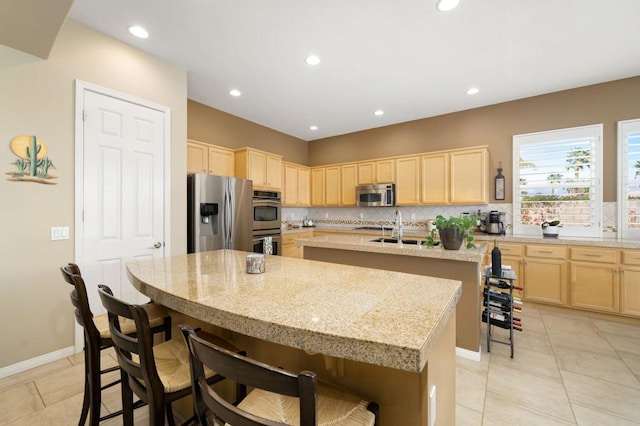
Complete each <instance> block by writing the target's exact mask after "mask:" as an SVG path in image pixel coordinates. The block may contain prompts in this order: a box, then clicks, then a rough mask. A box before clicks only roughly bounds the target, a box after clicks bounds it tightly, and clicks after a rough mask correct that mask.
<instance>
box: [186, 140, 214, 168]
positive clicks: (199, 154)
mask: <svg viewBox="0 0 640 426" xmlns="http://www.w3.org/2000/svg"><path fill="white" fill-rule="evenodd" d="M208 170H209V151H208V147H207V145H206V144H202V143H197V142H193V141H187V173H208Z"/></svg>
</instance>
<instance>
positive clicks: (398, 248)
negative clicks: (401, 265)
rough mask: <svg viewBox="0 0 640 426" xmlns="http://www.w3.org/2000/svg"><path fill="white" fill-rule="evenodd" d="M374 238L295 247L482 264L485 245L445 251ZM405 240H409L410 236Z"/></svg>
mask: <svg viewBox="0 0 640 426" xmlns="http://www.w3.org/2000/svg"><path fill="white" fill-rule="evenodd" d="M375 238H376V236H373V235H363V236H361V237H359V236H352V235H323V236H318V237H313V238H298V239H297V240H295V244H296V245H297V246H307V247H319V248H329V249H339V250H355V251H365V252H370V253H383V254H395V255H401V256H414V257H428V258H433V259H444V260H455V261H460V262H476V263H480V262H482V258H483V256H484V253H485V251H486V249H487V245H486V244H483V243H476V248H474V249H467V248H465V247H464V243H463V246H462V247H461V248H460V249H459V250H445V249H444V248H442V246H436V247H425V246H422V245H421V244H402V243H384V242H373V241H371V240H372V239H375ZM405 239H411V237H410V236H407V237H405Z"/></svg>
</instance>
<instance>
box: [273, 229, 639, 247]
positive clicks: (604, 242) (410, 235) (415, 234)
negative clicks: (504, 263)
mask: <svg viewBox="0 0 640 426" xmlns="http://www.w3.org/2000/svg"><path fill="white" fill-rule="evenodd" d="M310 230H313V231H318V232H332V233H341V234H342V233H345V234H361V235H363V236H369V237H370V239H373V238H378V237H381V236H382V232H381V231H380V230H369V229H356V228H355V227H353V226H351V227H344V226H318V227H314V228H294V229H286V230H283V234H290V233H299V232H306V231H310ZM389 235H390V232H389V231H385V236H387V237H388V236H389ZM403 236H404V239H418V240H424V239H425V238H426V236H427V231H426V229H420V228H417V229H406V228H405V231H404V233H403ZM473 238H474V242H480V243H484V242H487V243H490V245H493V241H494V240H497V241H498V243H500V242H502V241H504V242H513V243H520V244H557V245H573V246H592V247H603V248H617V249H640V241H629V240H622V239H619V238H595V237H584V238H578V237H562V236H560V237H558V238H544V237H543V236H542V235H539V236H536V235H514V234H507V235H489V234H485V233H476V234H474V236H473Z"/></svg>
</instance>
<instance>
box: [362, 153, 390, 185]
mask: <svg viewBox="0 0 640 426" xmlns="http://www.w3.org/2000/svg"><path fill="white" fill-rule="evenodd" d="M393 182H395V159H393V158H387V159H384V160H376V161H363V162H360V163H358V185H365V184H369V183H393Z"/></svg>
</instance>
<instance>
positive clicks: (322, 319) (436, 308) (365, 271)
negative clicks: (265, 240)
mask: <svg viewBox="0 0 640 426" xmlns="http://www.w3.org/2000/svg"><path fill="white" fill-rule="evenodd" d="M247 254H248V253H247V252H242V251H234V250H216V251H210V252H203V253H195V254H189V255H181V256H172V257H166V258H161V259H157V260H147V261H139V262H132V263H129V264H127V271H128V274H129V278H130V279H131V281H132V283H133V285H134V287H135V288H137V289H138V290H139V291H140V292H142V293H143V294H145V295H147V296H148V297H150V298H151V299H153V300H154V301H156V302H157V303H160V304H162V305H165V306H167V307H169V308H171V309H174V310H176V311H178V312H181V313H183V314H186V315H189V316H191V317H193V318H196V319H199V320H201V321H205V322H207V323H210V324H213V325H216V326H219V327H222V328H225V329H229V330H232V331H235V332H238V333H241V334H245V335H248V336H252V337H256V338H260V339H264V340H267V341H270V342H275V343H279V344H282V345H286V346H290V347H294V348H299V349H303V350H305V351H309V352H315V353H322V354H324V355H330V356H334V357H339V358H346V359H351V360H355V361H361V362H365V363H370V364H376V365H381V366H385V367H391V368H396V369H400V370H405V371H412V372H419V371H421V370H422V369H423V368H424V366H425V365H426V362H427V360H428V358H429V353H430V351H431V349H432V348H433V347H434V345H435V344H436V342H437V340H438V338H439V335H440V333H441V332H442V330H443V328H444V326H445V325H446V323H447V321H449V319H450V318H451V316H452V314H453V312H454V310H455V307H456V304H457V302H458V300H459V299H460V296H461V294H462V286H461V283H460V281H455V280H447V279H442V278H433V277H425V276H420V275H413V274H405V273H399V272H391V271H382V270H377V269H369V268H360V267H355V266H347V265H337V264H332V263H324V262H316V261H310V260H303V259H294V258H286V257H281V256H269V257H268V259H267V265H266V272H265V273H263V274H255V275H254V274H247V273H246V272H245V271H246V264H245V260H246V255H247Z"/></svg>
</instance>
